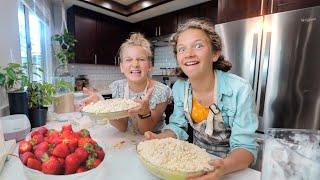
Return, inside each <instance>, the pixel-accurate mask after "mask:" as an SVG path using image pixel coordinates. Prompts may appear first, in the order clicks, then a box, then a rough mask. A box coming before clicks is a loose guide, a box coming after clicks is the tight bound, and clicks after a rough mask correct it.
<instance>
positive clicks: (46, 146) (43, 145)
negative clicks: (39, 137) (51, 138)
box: [33, 141, 49, 151]
mask: <svg viewBox="0 0 320 180" xmlns="http://www.w3.org/2000/svg"><path fill="white" fill-rule="evenodd" d="M36 149H40V150H42V151H48V149H49V143H48V142H46V141H43V142H42V143H40V144H38V145H36V146H34V147H33V150H36Z"/></svg>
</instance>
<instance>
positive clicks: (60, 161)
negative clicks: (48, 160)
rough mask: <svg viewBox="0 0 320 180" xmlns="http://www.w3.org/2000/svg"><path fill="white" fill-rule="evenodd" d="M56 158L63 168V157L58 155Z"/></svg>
mask: <svg viewBox="0 0 320 180" xmlns="http://www.w3.org/2000/svg"><path fill="white" fill-rule="evenodd" d="M57 159H58V161H59V163H60V165H61V168H62V169H64V162H65V160H64V158H59V157H58V158H57Z"/></svg>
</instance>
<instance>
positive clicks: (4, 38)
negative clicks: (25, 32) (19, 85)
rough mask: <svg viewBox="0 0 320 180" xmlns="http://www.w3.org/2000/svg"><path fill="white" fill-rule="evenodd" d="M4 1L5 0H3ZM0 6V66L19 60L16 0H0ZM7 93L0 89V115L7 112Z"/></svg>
mask: <svg viewBox="0 0 320 180" xmlns="http://www.w3.org/2000/svg"><path fill="white" fill-rule="evenodd" d="M4 1H5V2H4ZM0 2H1V4H2V5H1V6H0V24H1V28H0V66H2V67H3V66H6V65H7V64H8V63H10V62H20V45H19V24H18V1H17V0H1V1H0ZM7 105H8V101H7V95H6V93H5V91H4V90H3V89H1V90H0V116H3V115H5V114H7V113H8V109H7Z"/></svg>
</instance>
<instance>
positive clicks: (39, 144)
mask: <svg viewBox="0 0 320 180" xmlns="http://www.w3.org/2000/svg"><path fill="white" fill-rule="evenodd" d="M104 149H105V147H104V146H103V143H101V142H99V143H97V141H95V140H94V139H92V138H91V136H90V133H89V131H88V130H87V129H81V130H80V131H73V129H72V126H71V125H70V124H66V125H63V126H62V130H61V131H59V130H56V129H47V128H46V127H40V128H38V129H36V130H35V131H33V132H31V133H30V134H29V135H28V136H27V138H26V139H25V140H23V141H21V142H20V143H19V147H18V151H19V157H20V160H21V162H22V163H23V169H24V173H25V175H26V176H27V177H28V178H29V179H41V180H42V179H45V180H51V179H52V180H59V179H61V180H62V179H63V180H71V179H78V178H84V177H85V178H90V177H95V176H97V175H98V173H100V172H101V171H104V170H103V168H104V166H103V164H104V162H105V160H106V158H105V151H104Z"/></svg>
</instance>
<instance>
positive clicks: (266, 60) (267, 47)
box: [259, 32, 272, 117]
mask: <svg viewBox="0 0 320 180" xmlns="http://www.w3.org/2000/svg"><path fill="white" fill-rule="evenodd" d="M271 35H272V33H271V32H267V34H266V45H265V52H264V55H263V62H262V63H263V64H262V67H261V68H262V69H261V71H262V72H261V81H260V83H261V85H260V96H259V97H260V99H259V116H260V117H263V111H264V102H265V95H266V88H267V79H268V68H269V60H270V46H271Z"/></svg>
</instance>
